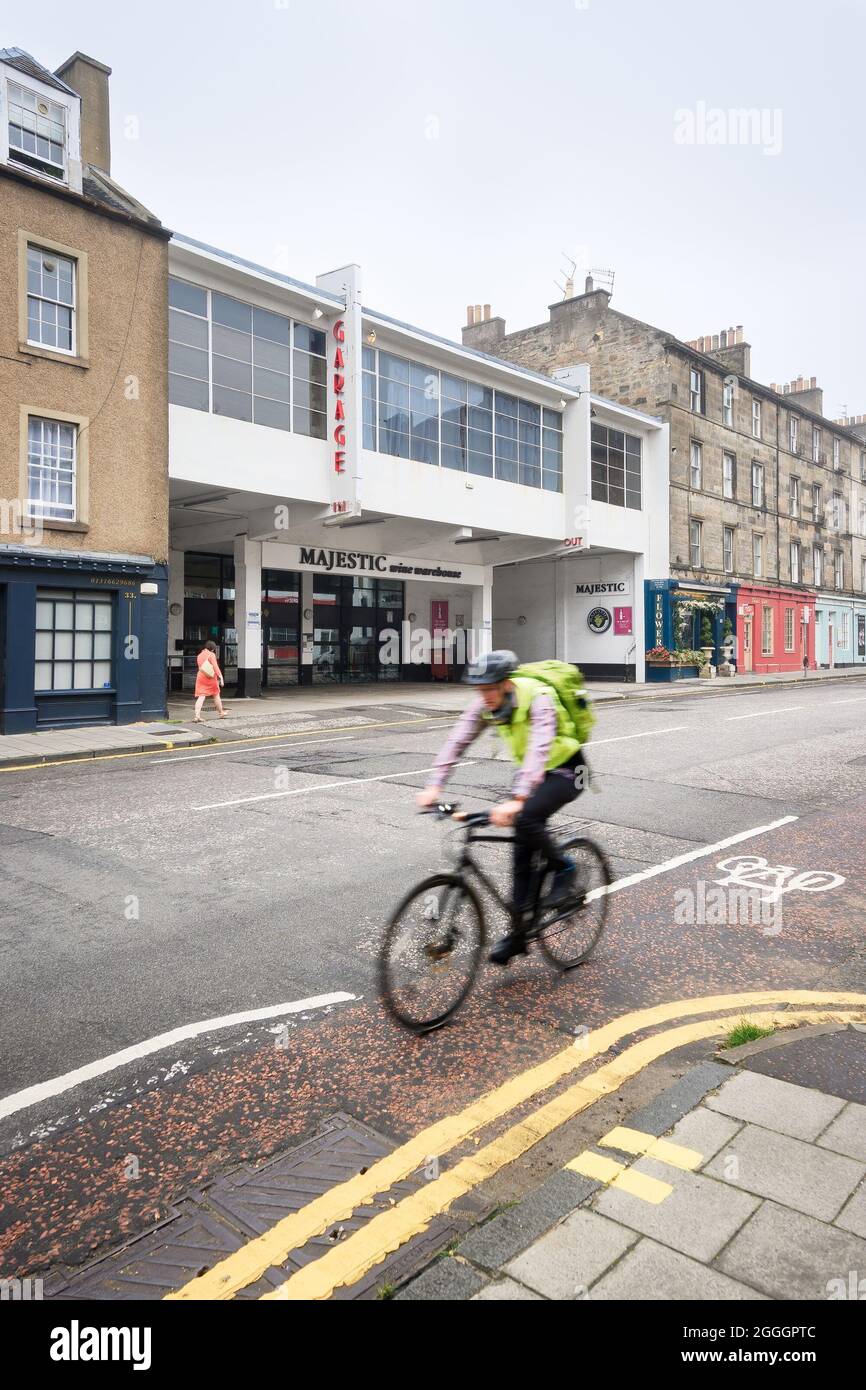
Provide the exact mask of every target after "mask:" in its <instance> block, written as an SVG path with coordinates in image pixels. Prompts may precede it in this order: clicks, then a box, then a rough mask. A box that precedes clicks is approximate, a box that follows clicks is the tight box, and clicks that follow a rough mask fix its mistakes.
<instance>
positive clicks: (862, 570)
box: [860, 555, 866, 594]
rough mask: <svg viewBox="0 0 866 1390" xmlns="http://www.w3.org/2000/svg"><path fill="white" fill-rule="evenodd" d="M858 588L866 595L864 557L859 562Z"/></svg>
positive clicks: (865, 556)
mask: <svg viewBox="0 0 866 1390" xmlns="http://www.w3.org/2000/svg"><path fill="white" fill-rule="evenodd" d="M860 588H861V590H862V592H863V593H864V594H866V555H864V557H863V559H862V560H861V561H860Z"/></svg>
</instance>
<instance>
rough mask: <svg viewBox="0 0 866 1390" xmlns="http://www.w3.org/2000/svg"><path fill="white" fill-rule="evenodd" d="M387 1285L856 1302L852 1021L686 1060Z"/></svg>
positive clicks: (408, 1291)
mask: <svg viewBox="0 0 866 1390" xmlns="http://www.w3.org/2000/svg"><path fill="white" fill-rule="evenodd" d="M718 1055H719V1056H724V1054H718ZM785 1077H788V1078H796V1079H793V1080H792V1079H783V1078H785ZM810 1083H811V1084H810ZM392 1296H394V1297H396V1299H397V1300H406V1301H416V1302H417V1301H442V1300H448V1301H467V1300H472V1301H477V1302H494V1301H504V1302H521V1301H522V1302H535V1301H539V1300H545V1299H546V1300H554V1301H564V1300H575V1299H583V1300H591V1301H601V1302H605V1301H614V1300H630V1301H633V1300H640V1301H644V1300H657V1301H669V1300H671V1301H680V1300H688V1301H700V1302H713V1303H716V1302H723V1301H724V1302H728V1301H741V1300H767V1299H771V1300H783V1301H789V1300H821V1301H824V1300H844V1299H855V1300H866V1027H864V1025H862V1024H855V1025H853V1026H851V1027H846V1026H845V1025H842V1024H831V1025H829V1026H827V1025H823V1026H820V1025H819V1026H814V1027H812V1028H808V1027H807V1028H796V1027H793V1028H787V1029H785V1030H784V1031H783V1032H781V1033H776V1034H774V1035H772V1036H771V1037H770V1038H768V1039H764V1040H762V1041H760V1042H757V1043H751V1044H747V1045H745V1046H743V1047H740V1048H736V1049H733V1050H732V1051H731V1052H730V1053H728V1054H727V1058H726V1060H725V1062H721V1061H717V1060H707V1061H704V1062H702V1063H700V1064H699V1065H698V1066H695V1067H692V1068H691V1069H689V1070H688V1071H687V1072H686V1073H685V1074H684V1076H683V1077H682V1078H681V1080H679V1081H678V1082H676V1083H675V1084H674V1085H673V1086H672V1087H670V1088H668V1089H667V1090H665V1091H663V1092H662V1093H661V1094H660V1095H659V1096H658V1097H657V1098H656V1099H655V1100H654V1101H653V1102H652V1103H651V1104H650V1105H649V1106H646V1107H645V1108H643V1109H641V1110H639V1111H637V1112H635V1113H634V1114H632V1115H630V1116H629V1117H628V1118H626V1119H625V1120H624V1121H623V1123H622V1124H618V1125H616V1126H614V1127H613V1128H612V1129H610V1130H608V1131H607V1133H605V1134H602V1135H600V1136H599V1138H598V1140H597V1142H596V1143H595V1144H593V1145H591V1146H589V1147H587V1148H585V1149H583V1150H582V1151H581V1152H580V1153H578V1154H575V1155H574V1157H573V1158H572V1159H571V1160H570V1161H569V1162H567V1163H566V1164H565V1165H564V1166H563V1167H562V1168H561V1169H560V1170H559V1171H558V1172H557V1173H555V1174H554V1175H553V1176H552V1177H550V1178H548V1180H547V1181H546V1182H545V1183H543V1184H542V1185H541V1186H540V1187H538V1188H536V1189H535V1190H534V1191H533V1192H532V1193H530V1194H529V1195H528V1196H526V1197H524V1198H523V1200H522V1201H519V1202H516V1203H513V1204H509V1205H508V1206H507V1207H506V1208H505V1209H504V1210H500V1211H498V1212H496V1213H495V1214H494V1215H493V1216H492V1218H491V1219H488V1220H486V1221H484V1222H483V1223H479V1224H478V1225H476V1226H475V1227H474V1229H472V1230H470V1231H469V1232H468V1234H466V1235H465V1236H464V1237H463V1239H461V1240H460V1241H458V1242H454V1243H453V1244H452V1245H451V1246H449V1248H448V1251H447V1253H445V1254H442V1253H440V1254H439V1256H438V1257H437V1258H435V1259H434V1260H432V1261H430V1262H429V1263H428V1265H427V1267H426V1268H425V1269H424V1270H423V1271H422V1272H421V1273H420V1275H419V1276H417V1277H416V1278H414V1279H412V1280H410V1281H408V1282H407V1283H405V1284H404V1285H403V1286H402V1287H401V1288H400V1289H398V1290H396V1291H395V1292H394V1293H393V1295H392Z"/></svg>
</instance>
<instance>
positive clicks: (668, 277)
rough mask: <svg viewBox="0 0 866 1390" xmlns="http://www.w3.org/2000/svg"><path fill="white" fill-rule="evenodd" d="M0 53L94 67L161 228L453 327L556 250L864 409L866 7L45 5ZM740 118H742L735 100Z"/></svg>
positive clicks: (133, 175) (518, 320) (620, 0)
mask: <svg viewBox="0 0 866 1390" xmlns="http://www.w3.org/2000/svg"><path fill="white" fill-rule="evenodd" d="M4 9H5V10H6V13H5V15H2V14H0V20H2V22H0V47H7V46H17V47H20V48H24V49H26V50H27V51H28V52H30V53H32V54H33V55H34V56H35V57H36V58H38V59H39V60H40V61H41V62H43V63H44V64H45V65H46V66H48V67H50V68H52V69H53V68H56V67H57V66H59V64H60V63H61V62H62V61H63V60H64V59H65V58H67V57H68V56H69V55H70V54H71V53H73V52H74V51H75V50H76V49H78V50H80V51H82V52H84V53H88V54H90V55H91V56H92V57H95V58H98V59H100V60H101V61H102V62H105V63H107V64H108V65H109V66H110V67H111V68H112V70H113V75H112V78H111V101H112V173H113V175H114V177H115V178H117V179H118V181H119V182H120V183H122V184H123V185H124V186H125V187H127V188H128V189H129V190H130V191H131V192H132V193H134V194H135V196H136V197H138V198H139V199H140V200H141V201H142V202H144V203H145V204H146V205H147V206H149V207H150V208H152V209H153V210H154V211H155V212H156V213H157V214H158V215H159V216H160V217H161V218H162V220H163V222H164V223H165V224H166V225H167V226H169V227H171V228H173V229H175V230H177V231H180V232H183V233H185V234H186V235H188V236H192V237H196V238H198V239H200V240H202V241H206V242H209V243H210V244H212V245H214V246H219V247H221V248H224V249H226V250H229V251H232V252H234V253H235V254H238V255H241V256H246V257H248V258H249V259H251V260H254V261H258V262H260V263H262V264H264V265H267V266H270V267H273V268H275V269H278V270H282V271H284V272H285V273H287V274H290V275H292V276H294V277H296V278H297V279H301V280H306V281H313V280H314V279H315V276H316V274H317V273H319V272H323V271H326V270H330V269H332V268H334V267H336V266H339V265H343V264H346V263H347V262H349V261H354V262H357V263H358V264H360V265H361V267H362V270H363V277H364V278H363V285H364V293H363V299H364V303H365V304H367V305H369V306H372V307H375V308H377V309H379V310H381V311H384V312H385V313H388V314H392V315H394V316H395V317H397V318H400V319H404V320H406V321H409V322H412V323H415V324H417V325H419V326H421V327H424V328H426V329H429V330H432V331H433V332H437V333H441V334H443V335H445V336H446V337H450V338H455V339H457V340H458V341H459V337H460V328H461V326H462V324H463V323H464V322H465V320H466V306H467V304H470V303H489V304H491V305H492V307H493V312H494V313H495V314H501V315H502V316H503V317H504V318H505V320H506V327H507V330H508V331H511V330H513V329H516V328H522V327H526V326H528V325H529V324H533V323H541V322H544V321H546V320H547V317H548V306H549V305H550V304H551V303H553V302H554V301H556V300H558V299H560V298H561V297H562V295H561V292H560V290H559V289H558V288H557V283H556V282H557V281H558V282H559V283H560V284H562V283H563V281H564V273H563V272H565V273H567V271H568V267H569V260H570V259H571V260H574V261H576V262H577V264H578V271H577V278H578V289H579V288H580V287H581V286H582V284H583V277H584V275H585V273H586V271H587V269H589V268H604V269H612V270H613V271H614V272H615V282H614V296H613V301H612V302H613V306H614V307H615V308H618V309H620V310H621V311H622V312H624V313H628V314H632V315H634V317H636V318H639V319H643V320H644V321H646V322H649V323H652V324H655V325H657V326H659V327H661V328H664V329H667V330H669V331H670V332H672V333H674V334H676V335H677V336H678V337H681V338H685V339H691V338H695V337H699V336H702V335H704V334H709V333H714V332H719V331H720V330H721V329H723V328H727V327H729V326H735V325H737V324H742V325H743V327H744V334H745V338H746V340H747V341H748V342H750V343H751V344H752V376H753V377H755V378H756V379H757V380H759V381H763V382H766V383H769V382H771V381H775V382H786V381H789V380H792V379H793V378H795V377H797V376H800V375H802V376H805V377H811V376H815V377H817V379H818V384H819V386H822V387H823V388H824V411H825V414H827V415H829V416H831V417H835V416H837V415H840V414H841V413H842V412H843V410H844V409H845V408H846V407H847V410H848V413H849V414H852V415H853V414H862V413H866V371H864V355H866V354H864V346H863V340H864V335H863V325H864V320H866V288H864V284H866V277H864V200H866V192H864V189H866V180H864V168H863V165H864V114H863V112H864V106H863V100H862V87H863V67H862V65H863V54H864V52H866V0H822V3H820V4H816V3H814V0H811V2H810V3H806V2H805V0H727V2H726V3H725V4H724V5H708V4H706V3H700V2H699V0H656V2H655V3H649V0H532V3H528V2H527V0H209V3H204V0H148V3H147V4H146V5H125V4H118V3H117V0H74V3H72V4H70V3H69V0H40V4H39V5H38V6H30V7H24V6H21V7H16V10H17V13H16V15H15V16H14V18H13V16H12V15H11V13H10V11H9V9H7V8H6V7H4ZM741 111H748V112H754V113H755V114H754V117H750V118H749V119H748V120H747V121H745V122H743V121H740V120H739V119H738V117H737V115H736V113H737V112H741Z"/></svg>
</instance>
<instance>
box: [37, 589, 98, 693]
mask: <svg viewBox="0 0 866 1390" xmlns="http://www.w3.org/2000/svg"><path fill="white" fill-rule="evenodd" d="M113 605H114V601H113V599H112V598H111V597H110V595H108V594H93V593H90V592H88V591H86V590H85V591H84V592H83V593H76V592H75V591H72V590H67V589H39V590H37V593H36V670H35V677H36V690H37V691H45V690H106V689H110V688H111V683H112V682H111V647H112V612H113Z"/></svg>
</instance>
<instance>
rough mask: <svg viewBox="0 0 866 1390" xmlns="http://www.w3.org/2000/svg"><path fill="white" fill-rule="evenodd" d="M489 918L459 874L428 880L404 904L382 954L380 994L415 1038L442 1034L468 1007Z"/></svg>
mask: <svg viewBox="0 0 866 1390" xmlns="http://www.w3.org/2000/svg"><path fill="white" fill-rule="evenodd" d="M484 935H485V933H484V913H483V910H482V907H481V903H480V902H479V900H478V896H477V894H476V893H475V891H474V890H473V889H472V888H471V887H470V886H469V884H468V883H466V881H465V880H464V879H463V878H461V877H460V876H459V875H458V874H436V875H435V876H434V877H433V878H428V879H425V880H424V882H423V883H419V884H418V886H417V888H413V889H412V892H411V893H409V894H407V896H406V897H405V898H404V899H403V901H402V902H401V903H400V905H399V907H398V908H397V909H396V911H395V912H394V914H393V916H392V918H391V920H390V922H389V923H388V927H387V929H386V932H385V939H384V941H383V942H382V948H381V951H380V953H379V991H380V993H381V996H382V1001H383V1003H384V1004H385V1007H386V1008H387V1009H388V1011H389V1013H390V1014H391V1015H392V1016H393V1017H394V1018H396V1020H397V1022H398V1023H402V1024H403V1026H404V1027H405V1028H410V1029H411V1030H412V1032H413V1033H429V1032H430V1031H431V1030H432V1029H433V1028H440V1027H441V1026H442V1024H443V1023H447V1021H448V1019H449V1018H451V1016H452V1015H453V1014H454V1013H456V1011H457V1009H459V1008H460V1005H461V1004H462V1003H463V1001H464V999H465V998H466V996H467V994H468V993H469V991H470V989H471V988H472V984H473V982H474V980H475V975H476V973H477V971H478V966H479V963H480V960H481V952H482V950H483V949H484Z"/></svg>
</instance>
